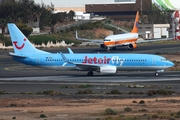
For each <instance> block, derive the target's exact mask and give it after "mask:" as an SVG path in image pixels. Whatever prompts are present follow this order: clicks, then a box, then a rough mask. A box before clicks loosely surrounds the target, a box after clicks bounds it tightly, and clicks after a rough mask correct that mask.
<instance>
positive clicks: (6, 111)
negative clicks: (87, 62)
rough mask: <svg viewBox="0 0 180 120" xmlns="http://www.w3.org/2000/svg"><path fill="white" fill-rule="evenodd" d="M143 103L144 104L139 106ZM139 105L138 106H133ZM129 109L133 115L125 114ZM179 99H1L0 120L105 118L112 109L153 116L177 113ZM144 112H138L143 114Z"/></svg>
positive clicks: (179, 103)
mask: <svg viewBox="0 0 180 120" xmlns="http://www.w3.org/2000/svg"><path fill="white" fill-rule="evenodd" d="M141 100H144V101H145V104H139V101H141ZM133 101H136V102H137V103H134V102H133ZM126 107H130V108H132V110H133V112H123V111H124V108H126ZM179 107H180V97H156V98H138V99H133V98H131V99H76V98H72V99H61V98H58V97H48V96H47V97H39V98H38V97H37V98H36V97H34V98H33V97H30V98H23V99H22V98H17V97H16V98H15V97H11V98H5V97H4V98H1V99H0V120H10V119H12V118H13V117H16V119H18V120H39V119H40V118H39V117H40V115H41V114H44V115H46V116H47V118H44V119H47V120H79V119H80V120H81V119H82V120H84V119H88V120H89V119H94V120H96V119H97V118H103V117H105V116H104V115H103V113H104V111H105V109H107V108H111V109H113V110H114V111H117V112H121V113H123V114H124V115H128V114H130V115H143V114H154V113H157V112H159V111H164V112H167V113H169V112H177V111H179V110H180V109H179ZM143 109H144V110H147V111H145V112H138V111H141V110H143Z"/></svg>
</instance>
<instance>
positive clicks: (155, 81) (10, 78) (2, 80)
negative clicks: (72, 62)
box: [0, 44, 180, 93]
mask: <svg viewBox="0 0 180 120" xmlns="http://www.w3.org/2000/svg"><path fill="white" fill-rule="evenodd" d="M72 50H73V52H75V53H97V52H99V53H107V51H105V50H103V49H101V48H99V47H97V46H92V47H91V48H90V47H88V48H86V47H78V48H77V47H72ZM9 51H13V50H1V51H0V56H1V58H0V66H1V67H0V88H1V90H3V91H6V92H15V93H16V92H18V93H19V92H30V91H31V92H39V91H44V90H53V91H60V92H62V93H76V92H77V91H78V90H80V89H79V88H76V89H63V90H62V89H60V87H61V86H64V85H68V86H69V88H71V87H72V86H76V85H82V84H91V85H93V86H94V87H93V88H91V89H92V90H93V91H96V92H102V91H109V90H112V89H118V90H120V91H124V92H128V91H132V88H127V87H125V84H134V83H136V84H140V85H156V86H158V87H156V88H154V89H159V88H165V87H166V86H171V87H172V90H175V91H178V92H180V88H179V86H180V82H179V80H180V72H173V71H172V72H170V71H165V72H163V73H160V75H159V76H154V72H139V71H134V72H118V73H117V74H115V75H101V74H99V73H96V72H94V76H91V77H88V76H86V74H87V72H84V71H81V72H78V71H54V70H48V69H42V68H37V67H33V66H27V65H24V64H21V63H18V62H16V61H14V60H13V59H12V58H11V57H10V56H8V52H9ZM46 51H49V52H53V53H56V52H60V51H61V52H63V53H67V52H68V51H67V48H60V49H57V48H51V49H46ZM178 51H180V44H170V45H167V44H163V45H147V46H143V45H142V46H139V47H138V48H137V49H136V50H134V51H128V50H126V49H125V48H118V50H115V51H110V52H108V53H152V54H156V53H164V52H165V53H167V52H168V53H171V52H172V53H173V52H178ZM120 84H124V85H122V86H120ZM107 86H108V87H107ZM144 90H146V91H147V90H149V89H148V88H146V89H144V88H136V89H133V91H144Z"/></svg>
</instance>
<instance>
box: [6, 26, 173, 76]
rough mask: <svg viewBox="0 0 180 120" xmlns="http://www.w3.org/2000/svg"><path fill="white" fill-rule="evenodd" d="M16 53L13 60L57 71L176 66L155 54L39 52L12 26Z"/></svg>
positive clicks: (90, 73) (111, 70)
mask: <svg viewBox="0 0 180 120" xmlns="http://www.w3.org/2000/svg"><path fill="white" fill-rule="evenodd" d="M8 29H9V32H10V36H11V40H12V43H13V47H14V52H15V53H10V55H11V56H13V58H14V60H16V61H18V62H22V63H24V64H27V65H32V66H37V67H43V68H48V69H56V70H82V71H89V72H88V75H93V72H92V71H98V72H100V73H105V74H106V73H107V74H109V73H110V74H111V73H113V74H115V73H116V72H117V70H153V71H156V72H159V71H163V70H164V69H166V68H169V67H171V66H173V65H174V64H173V63H172V62H171V61H168V60H166V58H164V57H162V56H158V55H153V54H76V53H73V52H72V50H71V49H70V48H69V49H68V50H69V54H63V53H56V54H54V53H49V52H45V51H42V50H38V49H36V48H35V47H34V46H33V45H32V44H31V43H30V42H29V40H28V39H27V38H26V37H25V36H24V35H23V33H22V32H21V31H20V30H19V29H18V28H17V26H16V25H15V24H13V23H9V24H8Z"/></svg>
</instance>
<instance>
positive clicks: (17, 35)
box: [8, 23, 47, 55]
mask: <svg viewBox="0 0 180 120" xmlns="http://www.w3.org/2000/svg"><path fill="white" fill-rule="evenodd" d="M8 29H9V33H10V37H11V41H12V44H13V48H14V52H15V54H17V55H24V54H38V53H47V52H45V51H41V50H38V49H36V48H35V47H34V46H33V45H32V44H31V43H30V41H29V40H28V39H27V38H26V37H25V35H24V34H23V33H22V32H21V31H20V30H19V28H18V27H17V26H16V25H15V24H14V23H8Z"/></svg>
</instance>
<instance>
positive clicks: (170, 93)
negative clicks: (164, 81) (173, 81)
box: [157, 89, 173, 95]
mask: <svg viewBox="0 0 180 120" xmlns="http://www.w3.org/2000/svg"><path fill="white" fill-rule="evenodd" d="M157 93H158V94H159V95H172V93H173V91H170V90H164V89H160V90H157Z"/></svg>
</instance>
